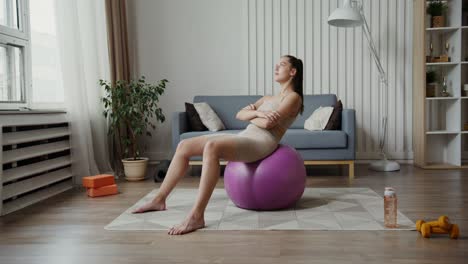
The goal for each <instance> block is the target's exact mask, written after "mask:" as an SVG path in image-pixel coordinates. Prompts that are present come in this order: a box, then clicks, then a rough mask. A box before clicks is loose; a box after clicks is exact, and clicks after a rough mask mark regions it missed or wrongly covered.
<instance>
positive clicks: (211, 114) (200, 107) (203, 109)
mask: <svg viewBox="0 0 468 264" xmlns="http://www.w3.org/2000/svg"><path fill="white" fill-rule="evenodd" d="M193 106H194V107H195V109H196V110H197V112H198V115H200V119H201V121H202V123H203V125H205V126H206V127H207V128H208V130H210V131H220V130H225V129H226V127H225V126H224V124H223V121H221V119H220V118H219V117H218V115H217V114H216V112H215V111H214V110H213V109H212V108H211V106H210V105H209V104H208V103H206V102H201V103H194V104H193Z"/></svg>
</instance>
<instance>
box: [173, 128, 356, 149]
mask: <svg viewBox="0 0 468 264" xmlns="http://www.w3.org/2000/svg"><path fill="white" fill-rule="evenodd" d="M240 131H242V130H239V129H235V130H234V129H233V130H223V131H219V132H211V131H192V132H186V133H183V134H181V135H180V140H182V139H187V138H192V137H197V136H201V135H207V134H217V133H230V134H237V133H239V132H240ZM280 143H282V144H286V145H288V146H291V147H293V148H296V149H310V148H346V146H347V145H346V144H347V135H346V133H345V132H343V131H341V130H326V131H309V130H306V129H288V130H287V131H286V134H284V136H283V138H282V139H281V141H280Z"/></svg>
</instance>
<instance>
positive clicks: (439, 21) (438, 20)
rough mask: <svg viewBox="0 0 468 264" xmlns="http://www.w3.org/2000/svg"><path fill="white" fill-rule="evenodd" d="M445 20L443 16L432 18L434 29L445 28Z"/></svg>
mask: <svg viewBox="0 0 468 264" xmlns="http://www.w3.org/2000/svg"><path fill="white" fill-rule="evenodd" d="M444 26H445V20H444V17H443V16H433V17H432V27H435V28H436V27H444Z"/></svg>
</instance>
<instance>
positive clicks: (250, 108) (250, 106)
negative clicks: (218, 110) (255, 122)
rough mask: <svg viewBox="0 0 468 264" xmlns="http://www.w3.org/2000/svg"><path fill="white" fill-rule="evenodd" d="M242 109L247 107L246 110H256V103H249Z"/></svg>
mask: <svg viewBox="0 0 468 264" xmlns="http://www.w3.org/2000/svg"><path fill="white" fill-rule="evenodd" d="M242 109H245V110H255V109H256V108H255V105H254V104H249V105H248V106H246V107H244V108H242Z"/></svg>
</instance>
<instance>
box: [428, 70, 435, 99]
mask: <svg viewBox="0 0 468 264" xmlns="http://www.w3.org/2000/svg"><path fill="white" fill-rule="evenodd" d="M436 87H437V73H436V72H435V71H427V72H426V97H434V96H435V94H436V91H435V90H436Z"/></svg>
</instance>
